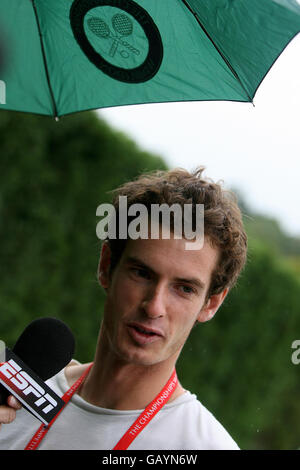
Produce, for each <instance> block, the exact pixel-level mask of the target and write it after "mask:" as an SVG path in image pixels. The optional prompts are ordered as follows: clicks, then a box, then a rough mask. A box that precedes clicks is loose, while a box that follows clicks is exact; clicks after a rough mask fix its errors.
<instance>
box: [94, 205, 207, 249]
mask: <svg viewBox="0 0 300 470" xmlns="http://www.w3.org/2000/svg"><path fill="white" fill-rule="evenodd" d="M117 212H118V215H117ZM96 215H97V216H100V217H104V216H105V217H104V218H103V219H102V220H100V222H98V224H97V227H96V234H97V237H98V238H99V239H100V240H106V239H113V240H115V239H123V240H124V239H128V238H130V239H132V240H137V239H138V238H141V239H148V238H150V239H158V238H160V235H161V237H162V238H163V239H171V238H174V239H182V238H184V239H186V240H193V241H191V242H186V243H185V249H186V250H200V249H201V248H202V247H203V243H204V204H194V205H193V204H184V207H183V209H182V207H181V205H180V204H172V205H171V206H169V205H168V204H151V208H150V213H149V212H148V209H147V207H146V206H145V205H144V204H131V205H129V207H128V205H127V196H119V205H118V211H116V209H115V207H114V206H113V204H109V203H104V204H100V205H99V206H98V207H97V210H96ZM171 217H172V223H171ZM193 219H194V222H195V224H194V225H195V230H193V223H192V222H193ZM117 227H118V234H117Z"/></svg>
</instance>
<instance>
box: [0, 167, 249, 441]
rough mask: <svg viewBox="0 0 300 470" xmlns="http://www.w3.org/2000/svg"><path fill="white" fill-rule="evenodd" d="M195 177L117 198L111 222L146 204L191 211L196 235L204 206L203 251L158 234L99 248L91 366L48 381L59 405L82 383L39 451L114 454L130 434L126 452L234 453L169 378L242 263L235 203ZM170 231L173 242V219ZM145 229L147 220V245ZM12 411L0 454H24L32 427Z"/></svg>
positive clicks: (142, 181)
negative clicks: (101, 295) (101, 300)
mask: <svg viewBox="0 0 300 470" xmlns="http://www.w3.org/2000/svg"><path fill="white" fill-rule="evenodd" d="M203 170H204V168H200V169H198V170H197V171H195V172H194V173H192V174H190V173H189V172H187V171H185V170H182V169H176V170H172V171H169V172H155V173H152V174H148V175H147V174H146V175H142V176H141V177H139V178H138V179H137V180H136V181H133V182H129V183H127V184H125V185H123V186H122V187H121V188H119V189H118V190H117V191H116V194H115V198H114V205H115V208H116V214H117V215H118V214H119V209H120V208H119V205H118V197H119V196H120V195H122V196H126V197H127V200H128V204H129V205H132V204H137V203H138V204H143V205H144V207H146V208H148V209H149V210H150V209H151V205H153V204H168V205H169V206H171V205H172V204H179V206H180V207H184V204H192V205H193V212H192V216H191V217H192V221H191V222H192V226H193V227H194V228H195V227H196V226H197V214H198V212H197V211H196V210H195V208H196V206H197V204H198V205H199V204H203V205H204V242H203V246H202V247H201V248H199V247H198V248H197V249H194V250H193V249H192V250H191V249H188V250H187V249H186V242H187V240H186V239H185V238H183V237H181V238H178V237H177V238H176V237H169V239H166V238H164V235H163V224H161V225H160V232H159V238H151V237H150V238H137V239H134V240H133V239H130V238H127V239H126V238H124V239H114V238H111V239H108V240H106V241H105V242H104V243H103V245H102V251H101V257H100V262H99V269H98V279H99V282H100V284H101V286H102V287H103V288H104V289H105V291H106V303H105V307H104V312H103V319H102V322H101V328H100V332H99V337H98V342H97V347H96V352H95V358H94V361H93V364H92V366H91V364H79V363H77V362H76V361H72V362H71V363H70V364H69V365H68V366H67V367H66V368H65V369H64V370H63V371H61V372H60V373H59V374H58V375H57V376H55V377H53V378H52V379H50V380H49V381H48V384H49V385H50V386H51V387H52V388H53V389H54V391H56V393H58V394H59V395H62V394H63V393H65V392H66V391H67V390H68V388H69V387H71V386H72V385H73V384H74V383H75V382H76V381H77V380H78V379H79V378H80V377H82V374H84V373H85V372H86V373H87V376H86V377H85V378H84V380H83V382H82V384H81V385H80V386H79V388H78V390H77V391H76V393H75V394H74V395H73V397H72V399H71V401H70V403H69V404H68V405H66V407H65V408H64V409H63V411H62V413H61V415H60V416H59V418H58V419H57V420H56V421H55V422H54V424H53V426H52V427H51V428H50V430H49V432H48V433H47V435H46V436H45V438H44V439H43V440H42V441H41V443H40V444H39V447H38V448H39V449H41V450H42V449H74V450H75V449H113V448H114V447H115V445H116V444H117V443H118V442H119V441H120V440H121V439H122V436H123V435H124V434H126V431H127V430H128V429H130V426H131V425H132V424H134V426H133V429H131V431H130V432H129V434H130V438H131V440H130V444H129V445H128V442H127V444H126V445H128V448H129V449H130V450H134V449H181V450H182V449H190V450H191V449H238V446H237V444H236V443H235V442H234V440H233V439H232V438H231V437H230V436H229V434H228V433H227V431H226V430H225V429H224V428H223V427H222V425H221V424H220V423H219V422H218V421H217V420H216V419H215V418H214V416H213V415H212V414H211V413H210V412H209V411H208V410H207V409H206V408H205V407H204V406H203V405H202V404H201V403H200V402H199V401H198V400H197V398H196V396H195V395H193V394H191V393H190V392H189V391H186V390H184V388H183V386H182V385H181V384H180V382H176V376H174V375H172V374H173V372H174V370H175V367H176V361H177V359H178V357H179V355H180V352H181V350H182V348H183V346H184V344H185V342H186V340H187V338H188V336H189V333H190V331H191V329H192V328H193V326H194V325H195V324H199V323H201V322H206V321H208V320H210V319H211V318H212V317H213V316H214V315H215V313H216V311H217V310H218V308H219V307H220V306H221V304H222V302H223V301H224V299H225V297H226V295H227V294H228V292H229V290H230V288H232V286H233V285H234V284H235V282H236V280H237V278H238V276H239V274H240V272H241V270H242V268H243V266H244V264H245V261H246V252H247V237H246V234H245V231H244V228H243V224H242V219H241V213H240V210H239V208H238V206H237V204H236V200H235V198H234V196H233V195H232V193H231V192H229V191H226V190H224V189H223V188H222V187H221V185H219V184H216V183H213V182H212V181H211V180H208V179H205V178H204V177H203V176H202V173H203ZM149 213H150V212H149ZM116 220H119V219H118V217H117V218H116ZM130 220H132V219H130V218H128V224H129V223H130ZM170 223H171V225H172V233H173V234H174V232H175V218H174V217H173V218H172V217H170ZM117 224H118V222H117ZM150 228H151V220H150V225H149V235H150ZM117 233H118V232H117ZM89 367H91V368H90V369H88V368H89ZM212 369H213V365H212ZM174 377H175V378H174ZM170 378H171V379H170ZM168 380H171V382H169V385H168V388H167V390H166V389H164V386H165V385H166V383H167V382H168ZM160 392H162V393H161V395H160ZM169 392H170V393H169ZM164 396H165V397H166V396H167V399H166V402H165V403H163V397H164ZM9 400H12V397H10V399H9ZM161 403H163V406H162V408H160V409H159V410H157V407H158V404H161ZM149 404H150V408H149V407H148V408H147V406H148V405H149ZM9 405H10V406H9ZM16 408H17V404H16V403H12V401H8V405H7V406H2V407H0V422H2V423H7V422H9V421H12V422H11V424H6V425H3V426H2V429H1V432H0V449H23V448H25V446H26V445H27V443H28V441H30V439H31V437H32V435H33V434H34V433H35V431H36V429H37V427H38V426H37V420H36V419H35V418H34V417H32V416H31V415H30V414H29V413H27V412H26V411H25V410H23V409H21V410H20V411H17V412H16ZM143 410H146V411H145V412H144V414H143ZM15 415H16V417H15ZM141 416H142V417H141ZM129 434H128V435H126V436H129ZM126 439H127V437H126ZM122 442H123V441H122ZM122 448H123V447H122ZM125 448H127V447H125Z"/></svg>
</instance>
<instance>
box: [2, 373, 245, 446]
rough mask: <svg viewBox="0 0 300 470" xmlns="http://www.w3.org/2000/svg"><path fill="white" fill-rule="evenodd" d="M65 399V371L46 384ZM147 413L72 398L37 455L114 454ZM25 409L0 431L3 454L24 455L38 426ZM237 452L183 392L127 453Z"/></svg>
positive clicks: (218, 426) (208, 415) (205, 412)
mask: <svg viewBox="0 0 300 470" xmlns="http://www.w3.org/2000/svg"><path fill="white" fill-rule="evenodd" d="M47 384H48V385H49V386H50V387H51V388H52V389H53V390H54V391H55V392H56V393H57V394H58V395H59V396H62V395H63V394H64V393H65V392H66V391H67V390H68V388H69V386H68V383H67V380H66V377H65V374H64V370H62V371H60V372H59V373H58V374H57V375H55V376H54V377H52V378H51V379H49V380H48V381H47ZM142 411H143V410H129V411H127V410H126V411H123V410H122V411H121V410H113V409H105V408H101V407H98V406H94V405H91V404H89V403H87V402H86V401H85V400H83V399H82V398H81V397H80V396H78V395H76V394H75V395H74V396H73V397H72V399H71V400H70V402H69V403H68V404H67V405H66V407H65V408H64V410H63V411H62V412H61V414H60V416H59V417H58V418H57V419H56V421H55V422H54V424H53V426H52V427H51V428H50V430H49V431H48V433H47V435H46V437H45V438H44V439H43V440H42V442H41V443H40V445H39V447H38V450H44V449H45V450H111V449H113V448H114V446H115V445H116V444H117V442H118V441H119V439H120V438H121V437H122V436H123V434H124V433H125V432H126V431H127V429H128V428H129V427H130V426H131V424H132V423H133V422H134V421H135V420H136V418H137V417H138V416H139V415H140V413H141V412H142ZM40 425H41V423H40V421H39V420H38V419H37V418H35V417H34V416H32V415H31V414H30V413H28V412H27V411H26V410H25V409H23V408H22V409H21V410H19V411H17V417H16V419H15V420H14V421H13V422H12V423H10V424H3V425H2V426H1V429H0V449H1V450H14V449H16V450H22V449H24V447H25V446H26V445H27V443H28V442H29V440H30V439H31V438H32V436H33V435H34V433H35V432H36V431H37V429H38V428H39V427H40ZM148 449H151V450H229V449H230V450H238V449H239V447H238V446H237V444H236V443H235V442H234V440H233V439H232V438H231V437H230V435H229V434H228V432H227V431H226V430H225V429H224V427H223V426H222V425H221V424H220V423H219V422H218V421H217V420H216V418H215V417H214V416H213V415H212V414H211V413H210V412H209V411H208V410H207V409H206V408H205V407H204V406H203V405H202V404H201V403H200V402H199V401H198V400H197V397H196V395H193V394H191V393H190V392H188V391H187V392H185V393H184V394H182V395H180V396H179V397H178V398H176V399H175V400H174V401H172V402H171V403H169V404H168V403H167V404H166V405H164V407H163V408H162V409H161V410H160V411H159V412H158V413H157V414H156V415H155V416H154V418H153V419H152V420H151V421H150V422H149V424H148V425H147V426H146V427H145V428H144V429H143V431H142V432H140V433H139V434H138V435H137V437H136V438H135V439H134V441H133V442H132V443H131V444H130V446H129V447H128V450H148Z"/></svg>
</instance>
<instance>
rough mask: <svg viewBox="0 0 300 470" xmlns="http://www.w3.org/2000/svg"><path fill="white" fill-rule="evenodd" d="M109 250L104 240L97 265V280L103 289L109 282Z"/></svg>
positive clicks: (106, 287)
mask: <svg viewBox="0 0 300 470" xmlns="http://www.w3.org/2000/svg"><path fill="white" fill-rule="evenodd" d="M110 259H111V250H110V248H109V245H108V243H107V242H104V243H103V245H102V248H101V255H100V260H99V265H98V280H99V283H100V285H101V286H102V287H103V288H104V289H108V287H109V284H110V277H109V268H110Z"/></svg>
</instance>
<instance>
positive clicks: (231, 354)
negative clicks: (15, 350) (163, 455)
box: [0, 111, 300, 449]
mask: <svg viewBox="0 0 300 470" xmlns="http://www.w3.org/2000/svg"><path fill="white" fill-rule="evenodd" d="M199 165H201V162H199ZM165 168H167V165H166V163H165V162H164V160H163V158H161V157H160V156H159V155H153V154H151V153H149V152H145V151H144V150H143V149H141V148H140V147H138V146H137V145H136V143H135V142H133V141H132V140H131V139H129V138H128V137H127V136H126V135H125V134H124V133H121V132H118V131H116V130H113V129H112V128H110V127H109V125H108V124H107V123H106V122H105V121H103V120H101V118H99V115H96V114H95V113H93V112H85V113H80V114H76V115H72V116H66V117H64V118H62V119H61V120H60V121H59V122H58V123H57V122H55V121H54V120H53V119H51V118H48V117H42V116H35V115H29V114H28V115H27V114H22V113H14V112H5V111H2V112H1V113H0V305H1V311H0V338H1V339H3V340H4V341H5V342H6V344H7V345H8V346H10V347H12V346H13V345H14V343H15V341H16V339H17V338H18V336H19V335H20V333H21V332H22V331H23V329H24V328H25V326H27V324H28V323H29V322H30V321H31V320H33V319H35V318H37V317H42V316H54V317H57V318H60V319H61V320H63V321H64V322H66V323H67V324H68V325H69V326H70V328H71V329H72V331H73V333H74V335H75V338H76V354H75V357H76V359H78V360H79V361H82V362H85V361H91V360H92V359H93V356H94V350H95V344H96V340H97V334H98V330H99V326H100V322H101V314H102V309H103V302H104V293H103V291H102V289H101V288H100V287H99V285H98V283H97V278H96V272H97V265H98V259H99V254H100V246H101V242H100V240H98V239H97V237H96V225H97V222H98V221H99V218H97V217H96V208H97V207H98V205H99V204H101V203H103V202H109V201H110V200H111V197H110V194H109V191H110V190H111V189H113V188H115V187H116V186H118V185H119V184H121V183H123V182H125V181H127V180H130V179H132V178H133V177H135V176H136V175H138V174H140V173H141V172H143V171H145V170H146V171H149V170H154V169H165ZM208 176H209V169H208ZM239 203H240V207H241V209H242V211H243V214H244V221H245V225H246V230H247V233H248V236H249V256H248V263H247V266H246V269H245V270H244V272H243V274H242V276H241V277H240V280H239V282H238V284H237V286H236V287H235V288H234V289H233V290H232V292H231V293H230V294H229V295H228V296H227V298H226V301H225V303H224V305H223V306H222V308H221V309H220V311H219V312H218V313H217V315H216V316H215V318H214V319H213V320H211V321H210V322H208V323H204V324H201V325H199V326H197V327H196V328H194V329H193V331H192V333H191V336H190V338H189V340H188V342H187V344H186V345H185V348H184V350H183V354H182V355H181V357H180V360H179V362H178V365H177V371H178V375H179V377H180V380H181V382H182V384H183V386H184V387H185V388H187V389H190V390H191V391H192V392H193V393H195V394H197V396H198V398H199V400H200V401H201V402H202V403H203V404H204V405H205V406H206V407H207V408H208V409H209V410H210V411H211V412H212V413H213V414H214V415H215V416H216V417H217V419H218V420H219V421H220V422H221V423H222V424H223V425H224V426H225V428H226V429H227V430H228V431H229V432H230V434H231V435H232V436H233V438H234V439H235V440H236V441H237V443H238V444H239V446H240V447H241V448H243V449H296V448H299V446H300V435H299V432H298V431H297V429H298V423H299V421H300V404H299V400H298V395H297V391H298V390H299V372H300V365H299V366H297V365H295V364H293V363H292V361H291V355H292V352H293V350H292V349H291V345H292V342H293V341H294V340H295V339H299V338H300V315H299V306H300V300H299V292H300V239H298V238H295V237H291V236H289V235H287V234H286V233H284V231H283V230H282V229H281V227H280V226H279V224H278V222H277V221H276V220H274V219H271V218H269V217H267V216H264V215H261V214H255V213H252V212H251V211H250V210H249V208H248V207H247V201H244V200H242V198H241V197H239Z"/></svg>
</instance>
